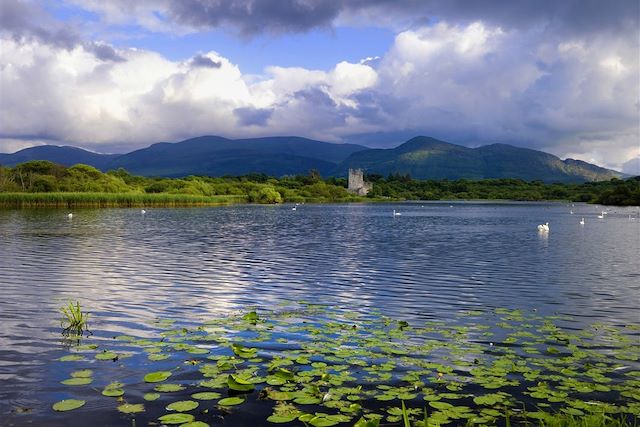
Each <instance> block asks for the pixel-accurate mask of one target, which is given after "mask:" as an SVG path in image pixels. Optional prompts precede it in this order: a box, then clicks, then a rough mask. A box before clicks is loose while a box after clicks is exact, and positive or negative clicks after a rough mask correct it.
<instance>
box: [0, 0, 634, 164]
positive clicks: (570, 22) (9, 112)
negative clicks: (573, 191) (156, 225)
mask: <svg viewBox="0 0 640 427" xmlns="http://www.w3.org/2000/svg"><path fill="white" fill-rule="evenodd" d="M639 9H640V6H639V2H638V1H637V0H613V1H610V2H605V1H601V0H560V1H558V0H514V1H506V0H505V1H497V0H474V1H463V0H446V1H445V0H442V1H438V0H109V1H104V0H59V1H55V0H42V1H28V0H1V1H0V39H1V40H0V72H1V74H0V152H13V151H16V150H17V149H20V148H24V147H28V146H33V145H38V144H43V143H50V144H58V145H63V144H64V145H75V146H79V147H83V148H88V149H91V150H94V151H98V152H127V151H131V150H133V149H137V148H142V147H145V146H148V145H149V144H151V143H154V142H158V141H179V140H182V139H186V138H189V137H193V136H199V135H205V134H210V135H222V136H226V137H231V138H238V137H248V136H268V135H299V136H305V137H309V138H314V139H319V140H324V141H330V142H357V143H361V144H364V145H369V146H376V147H390V146H395V145H397V144H398V143H400V142H402V141H404V140H406V139H408V138H410V137H412V136H415V135H428V136H433V137H437V138H440V139H444V140H446V141H449V142H453V143H458V144H463V145H467V146H472V147H473V146H478V145H484V144H488V143H494V142H502V143H509V144H513V145H517V146H522V147H530V148H534V149H540V150H544V151H548V152H550V153H553V154H556V155H558V156H560V157H562V158H566V157H572V158H577V159H582V160H586V161H589V162H594V163H597V164H600V165H602V166H606V167H612V168H616V169H619V170H624V171H626V172H629V173H640V142H639V141H640V93H639V92H640V74H639V73H640V58H639V55H640V46H639V43H640V24H639V16H640V10H639Z"/></svg>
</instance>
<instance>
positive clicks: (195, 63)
mask: <svg viewBox="0 0 640 427" xmlns="http://www.w3.org/2000/svg"><path fill="white" fill-rule="evenodd" d="M191 66H192V67H202V68H220V67H222V62H221V61H214V60H213V59H211V58H209V57H207V56H204V55H196V56H194V57H193V59H192V60H191Z"/></svg>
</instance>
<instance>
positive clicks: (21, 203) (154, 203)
mask: <svg viewBox="0 0 640 427" xmlns="http://www.w3.org/2000/svg"><path fill="white" fill-rule="evenodd" d="M245 202H247V198H246V197H245V196H243V195H218V196H197V195H190V194H166V193H155V194H144V193H143V194H139V193H79V192H78V193H63V192H59V193H0V207H2V208H78V207H86V208H114V207H115V208H117V207H122V208H135V207H191V206H193V207H195V206H219V205H229V204H233V203H245Z"/></svg>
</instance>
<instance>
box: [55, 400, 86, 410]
mask: <svg viewBox="0 0 640 427" xmlns="http://www.w3.org/2000/svg"><path fill="white" fill-rule="evenodd" d="M85 403H87V402H86V401H84V400H76V399H65V400H61V401H60V402H56V403H54V404H53V406H52V408H53V410H54V411H58V412H66V411H73V410H74V409H78V408H80V407H82V406H84V404H85Z"/></svg>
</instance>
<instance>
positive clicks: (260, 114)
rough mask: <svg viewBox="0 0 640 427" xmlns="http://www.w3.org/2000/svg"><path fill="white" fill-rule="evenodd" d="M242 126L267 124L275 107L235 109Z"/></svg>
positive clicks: (234, 112)
mask: <svg viewBox="0 0 640 427" xmlns="http://www.w3.org/2000/svg"><path fill="white" fill-rule="evenodd" d="M233 114H234V115H235V116H236V117H237V118H238V122H239V124H240V125H241V126H266V125H267V122H268V121H269V118H271V115H272V114H273V109H269V108H253V107H243V108H236V109H235V110H233Z"/></svg>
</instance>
